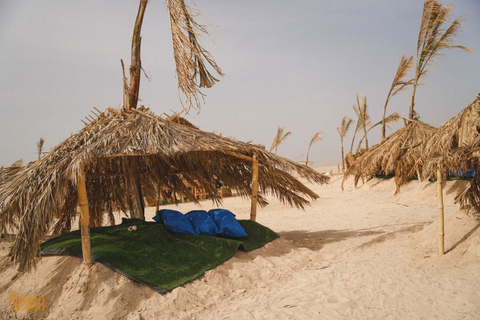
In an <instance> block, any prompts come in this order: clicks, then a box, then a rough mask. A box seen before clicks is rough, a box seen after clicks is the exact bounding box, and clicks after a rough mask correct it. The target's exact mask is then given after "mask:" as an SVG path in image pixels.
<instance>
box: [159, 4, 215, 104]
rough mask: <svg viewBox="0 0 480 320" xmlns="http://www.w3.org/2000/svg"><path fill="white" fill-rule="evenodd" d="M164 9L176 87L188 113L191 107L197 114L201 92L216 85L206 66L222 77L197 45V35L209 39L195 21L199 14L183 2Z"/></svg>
mask: <svg viewBox="0 0 480 320" xmlns="http://www.w3.org/2000/svg"><path fill="white" fill-rule="evenodd" d="M167 7H168V11H169V15H170V29H171V33H172V43H173V53H174V58H175V65H176V73H177V78H178V87H179V89H180V90H181V91H182V92H183V94H184V95H185V97H186V101H187V103H188V107H187V112H188V111H189V110H190V108H191V107H193V108H195V109H197V110H199V109H200V99H201V98H203V94H202V93H201V92H200V88H209V87H211V86H212V85H214V84H215V83H216V82H217V81H218V79H217V78H215V77H214V76H213V75H212V74H211V73H210V71H208V69H207V66H206V65H207V64H209V65H210V66H211V67H212V68H213V69H214V70H215V71H216V72H217V73H218V74H219V75H220V76H223V73H222V71H221V70H220V68H219V67H218V65H217V63H216V62H215V59H214V58H213V56H212V55H211V54H210V53H209V52H208V51H206V50H205V49H204V48H203V47H202V46H201V45H200V43H199V41H198V35H200V34H205V35H208V31H207V29H206V26H204V25H200V24H198V23H197V22H196V21H195V19H194V18H195V17H197V16H198V13H196V12H194V10H193V9H192V8H191V7H188V6H187V5H185V1H184V0H167ZM197 78H198V81H199V83H197Z"/></svg>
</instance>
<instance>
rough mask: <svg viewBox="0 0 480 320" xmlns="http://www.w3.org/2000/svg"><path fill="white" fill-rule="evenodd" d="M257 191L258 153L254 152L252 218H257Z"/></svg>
mask: <svg viewBox="0 0 480 320" xmlns="http://www.w3.org/2000/svg"><path fill="white" fill-rule="evenodd" d="M257 192H258V154H257V152H254V153H253V163H252V207H251V209H250V220H252V221H255V220H256V219H257Z"/></svg>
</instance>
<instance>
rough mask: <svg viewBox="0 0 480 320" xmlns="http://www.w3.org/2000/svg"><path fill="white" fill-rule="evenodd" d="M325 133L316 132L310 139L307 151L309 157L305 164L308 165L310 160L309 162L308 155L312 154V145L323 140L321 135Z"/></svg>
mask: <svg viewBox="0 0 480 320" xmlns="http://www.w3.org/2000/svg"><path fill="white" fill-rule="evenodd" d="M321 134H323V132H322V131H318V132H317V133H315V135H314V136H313V138H312V140H310V144H309V145H308V151H307V159H306V160H305V165H307V166H308V164H309V162H308V155H309V154H310V148H311V147H312V144H314V143H315V142H318V141H322V140H323V138H322V137H320V135H321Z"/></svg>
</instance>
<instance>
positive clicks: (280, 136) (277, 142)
mask: <svg viewBox="0 0 480 320" xmlns="http://www.w3.org/2000/svg"><path fill="white" fill-rule="evenodd" d="M284 130H285V127H278V130H277V135H276V136H275V138H274V139H273V142H272V146H271V147H270V152H274V153H275V154H277V149H278V146H279V145H280V144H281V143H282V142H283V141H285V139H286V138H287V137H288V136H289V135H291V134H292V133H291V132H290V131H289V132H287V133H285V134H283V131H284Z"/></svg>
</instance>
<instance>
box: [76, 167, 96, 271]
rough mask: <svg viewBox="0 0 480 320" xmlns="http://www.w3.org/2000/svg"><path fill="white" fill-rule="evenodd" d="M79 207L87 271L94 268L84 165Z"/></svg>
mask: <svg viewBox="0 0 480 320" xmlns="http://www.w3.org/2000/svg"><path fill="white" fill-rule="evenodd" d="M77 190H78V205H79V206H80V231H81V234H82V254H83V263H84V264H85V269H87V270H88V269H90V268H91V267H92V264H93V262H92V249H91V246H90V213H89V211H88V198H87V184H86V181H85V168H84V166H83V164H82V174H81V175H80V178H79V179H78V185H77Z"/></svg>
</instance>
